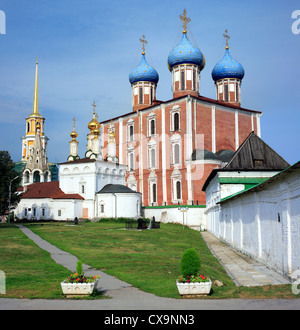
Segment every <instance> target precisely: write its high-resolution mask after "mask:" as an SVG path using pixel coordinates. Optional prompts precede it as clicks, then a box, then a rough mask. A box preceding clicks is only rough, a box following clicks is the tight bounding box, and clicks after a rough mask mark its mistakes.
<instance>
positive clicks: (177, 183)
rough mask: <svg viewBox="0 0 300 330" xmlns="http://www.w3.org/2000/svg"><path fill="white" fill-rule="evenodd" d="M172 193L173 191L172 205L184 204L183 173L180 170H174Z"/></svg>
mask: <svg viewBox="0 0 300 330" xmlns="http://www.w3.org/2000/svg"><path fill="white" fill-rule="evenodd" d="M171 180H172V181H171V182H172V183H171V191H172V203H174V204H177V203H178V202H180V203H181V202H182V178H181V172H180V170H179V169H178V168H176V167H175V168H174V170H173V172H172V174H171Z"/></svg>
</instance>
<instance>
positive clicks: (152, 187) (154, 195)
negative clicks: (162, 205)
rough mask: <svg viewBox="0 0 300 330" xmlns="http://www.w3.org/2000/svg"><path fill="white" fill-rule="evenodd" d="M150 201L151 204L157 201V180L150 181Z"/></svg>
mask: <svg viewBox="0 0 300 330" xmlns="http://www.w3.org/2000/svg"><path fill="white" fill-rule="evenodd" d="M149 197H150V198H149V202H150V204H156V203H157V183H156V181H150V183H149Z"/></svg>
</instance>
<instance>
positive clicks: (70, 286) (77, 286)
mask: <svg viewBox="0 0 300 330" xmlns="http://www.w3.org/2000/svg"><path fill="white" fill-rule="evenodd" d="M97 284H98V280H96V281H95V282H92V283H66V281H63V282H61V288H62V291H63V294H64V295H66V296H67V297H68V296H83V295H84V296H88V295H90V294H92V293H93V291H94V289H95V288H96V287H97Z"/></svg>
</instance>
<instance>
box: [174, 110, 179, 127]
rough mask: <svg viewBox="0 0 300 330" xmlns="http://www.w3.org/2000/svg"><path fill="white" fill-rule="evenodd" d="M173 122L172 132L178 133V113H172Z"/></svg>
mask: <svg viewBox="0 0 300 330" xmlns="http://www.w3.org/2000/svg"><path fill="white" fill-rule="evenodd" d="M173 122H174V125H173V126H174V131H179V113H178V112H176V113H174V116H173Z"/></svg>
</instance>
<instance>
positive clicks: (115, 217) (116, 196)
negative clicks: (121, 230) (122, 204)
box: [113, 193, 117, 219]
mask: <svg viewBox="0 0 300 330" xmlns="http://www.w3.org/2000/svg"><path fill="white" fill-rule="evenodd" d="M113 195H114V196H115V219H116V218H117V195H116V194H115V193H113Z"/></svg>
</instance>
